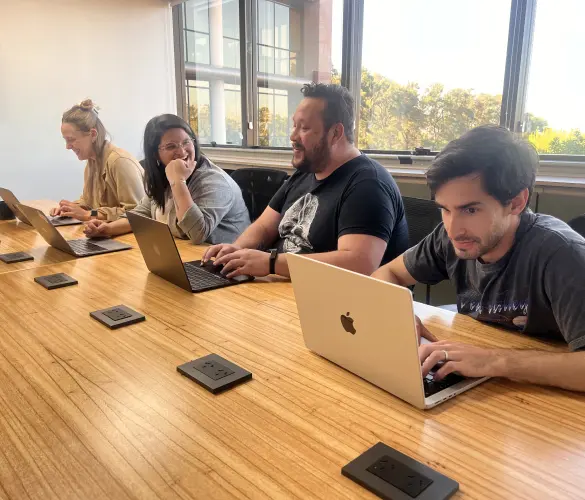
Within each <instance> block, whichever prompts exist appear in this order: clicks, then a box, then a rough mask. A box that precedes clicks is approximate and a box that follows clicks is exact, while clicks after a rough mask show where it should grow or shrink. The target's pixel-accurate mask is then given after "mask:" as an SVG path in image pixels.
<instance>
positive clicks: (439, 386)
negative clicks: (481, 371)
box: [423, 373, 466, 398]
mask: <svg viewBox="0 0 585 500" xmlns="http://www.w3.org/2000/svg"><path fill="white" fill-rule="evenodd" d="M465 378H466V377H463V376H461V375H457V374H456V373H449V375H447V376H446V377H445V378H444V379H443V380H439V381H437V382H435V381H434V380H433V374H432V373H429V374H428V375H427V376H426V377H425V378H424V379H423V385H424V388H425V398H428V397H429V396H432V395H433V394H437V392H441V391H442V390H443V389H447V387H451V386H452V385H455V384H457V383H458V382H461V381H462V380H465Z"/></svg>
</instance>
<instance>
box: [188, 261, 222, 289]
mask: <svg viewBox="0 0 585 500" xmlns="http://www.w3.org/2000/svg"><path fill="white" fill-rule="evenodd" d="M185 271H186V272H187V277H188V278H189V284H190V285H191V289H192V290H193V291H200V290H207V289H209V288H216V287H219V286H222V285H224V286H225V285H230V284H231V281H230V280H228V279H227V278H224V277H222V276H218V275H217V274H212V273H210V272H209V271H206V270H205V269H202V268H201V267H199V266H195V265H193V264H189V263H187V264H185Z"/></svg>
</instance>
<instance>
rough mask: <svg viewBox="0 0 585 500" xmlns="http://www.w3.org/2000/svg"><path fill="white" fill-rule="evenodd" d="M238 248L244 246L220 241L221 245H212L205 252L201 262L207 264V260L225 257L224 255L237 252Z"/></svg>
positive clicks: (240, 248)
mask: <svg viewBox="0 0 585 500" xmlns="http://www.w3.org/2000/svg"><path fill="white" fill-rule="evenodd" d="M238 250H242V247H239V246H238V245H232V244H229V243H220V244H219V245H213V246H210V247H209V248H208V249H207V250H206V251H205V253H204V254H203V258H202V259H201V263H202V264H205V263H206V262H208V261H209V260H211V259H213V258H215V259H216V260H217V259H219V258H221V257H223V256H224V255H227V254H230V253H233V252H236V251H238Z"/></svg>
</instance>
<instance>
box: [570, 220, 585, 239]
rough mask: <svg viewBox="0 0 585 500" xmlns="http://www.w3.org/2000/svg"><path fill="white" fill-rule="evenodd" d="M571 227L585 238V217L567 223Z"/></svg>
mask: <svg viewBox="0 0 585 500" xmlns="http://www.w3.org/2000/svg"><path fill="white" fill-rule="evenodd" d="M567 224H568V225H569V227H570V228H571V229H572V230H573V231H575V232H576V233H579V234H580V235H581V236H583V237H584V238H585V215H579V216H578V217H575V218H574V219H571V220H570V221H569V222H567Z"/></svg>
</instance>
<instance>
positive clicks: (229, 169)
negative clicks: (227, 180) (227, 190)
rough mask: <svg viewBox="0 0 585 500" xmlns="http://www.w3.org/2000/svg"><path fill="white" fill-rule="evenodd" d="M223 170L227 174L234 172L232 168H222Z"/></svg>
mask: <svg viewBox="0 0 585 500" xmlns="http://www.w3.org/2000/svg"><path fill="white" fill-rule="evenodd" d="M223 171H224V172H225V173H226V174H228V175H229V176H231V175H232V174H233V173H234V172H235V170H234V169H233V168H224V169H223Z"/></svg>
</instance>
